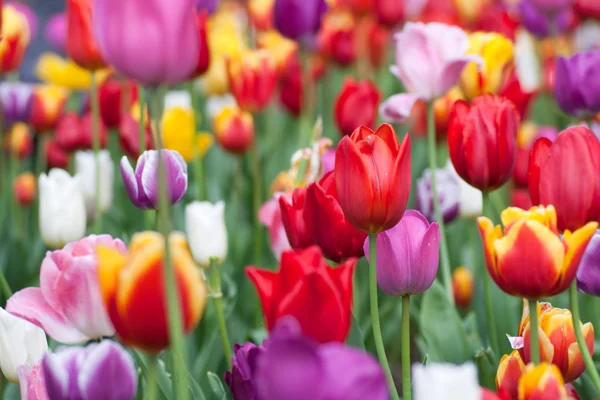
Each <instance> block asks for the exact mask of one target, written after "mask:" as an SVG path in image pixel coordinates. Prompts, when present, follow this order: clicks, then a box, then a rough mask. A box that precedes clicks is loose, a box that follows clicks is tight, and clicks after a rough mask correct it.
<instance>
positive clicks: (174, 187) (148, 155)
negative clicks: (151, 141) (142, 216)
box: [121, 150, 188, 210]
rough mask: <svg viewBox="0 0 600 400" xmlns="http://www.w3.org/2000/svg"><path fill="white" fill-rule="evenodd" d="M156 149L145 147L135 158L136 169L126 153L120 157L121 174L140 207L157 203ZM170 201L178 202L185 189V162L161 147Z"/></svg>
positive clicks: (148, 207) (174, 153) (156, 204)
mask: <svg viewBox="0 0 600 400" xmlns="http://www.w3.org/2000/svg"><path fill="white" fill-rule="evenodd" d="M158 155H159V153H158V151H157V150H148V151H146V152H144V154H142V155H141V156H140V157H139V158H138V161H137V165H136V167H135V171H134V170H133V167H132V166H131V164H130V163H129V160H128V159H127V157H125V156H123V158H122V159H121V176H122V177H123V182H124V183H125V190H126V191H127V195H128V196H129V199H130V200H131V202H132V203H133V204H134V205H135V206H136V207H138V208H141V209H142V210H147V209H151V208H157V207H158V197H159V196H158V187H159V185H158ZM161 155H162V157H163V161H164V165H165V171H166V175H167V193H168V198H169V201H170V203H171V204H175V203H177V202H179V201H180V200H181V199H182V198H183V196H184V195H185V192H186V190H187V184H188V182H187V164H186V163H185V161H184V160H183V157H181V154H179V153H178V152H177V151H175V150H161Z"/></svg>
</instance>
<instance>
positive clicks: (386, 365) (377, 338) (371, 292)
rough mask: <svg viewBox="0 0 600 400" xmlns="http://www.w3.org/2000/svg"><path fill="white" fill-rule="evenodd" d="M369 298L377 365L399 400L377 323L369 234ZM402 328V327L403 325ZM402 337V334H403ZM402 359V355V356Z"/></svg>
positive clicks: (374, 267) (372, 248)
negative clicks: (379, 365) (377, 358)
mask: <svg viewBox="0 0 600 400" xmlns="http://www.w3.org/2000/svg"><path fill="white" fill-rule="evenodd" d="M369 254H370V257H369V298H370V301H371V324H372V325H373V337H374V339H375V347H376V348H377V357H379V363H380V364H381V367H382V368H383V372H385V376H386V378H387V383H388V387H389V390H390V395H391V396H392V399H393V400H400V397H399V396H398V390H396V384H395V383H394V377H393V376H392V371H391V370H390V364H389V363H388V360H387V356H386V355H385V346H384V345H383V337H382V336H381V323H380V322H379V303H378V301H377V290H378V288H377V234H376V233H370V234H369ZM403 324H404V322H403ZM403 327H404V325H403ZM403 335H404V332H403ZM403 338H404V336H403ZM402 357H403V358H404V355H402Z"/></svg>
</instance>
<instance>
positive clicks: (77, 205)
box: [39, 168, 86, 248]
mask: <svg viewBox="0 0 600 400" xmlns="http://www.w3.org/2000/svg"><path fill="white" fill-rule="evenodd" d="M80 179H81V178H80V177H79V176H74V177H71V176H70V175H69V174H68V172H66V171H64V170H61V169H57V168H53V169H51V170H50V172H49V173H48V175H46V174H45V173H42V174H41V175H40V181H39V187H40V211H39V212H40V235H41V237H42V240H43V242H44V243H45V244H46V245H47V246H48V247H52V248H59V247H62V246H64V245H65V244H66V243H69V242H73V241H75V240H79V239H81V238H82V237H83V235H84V234H85V223H86V220H85V203H84V199H83V193H82V191H81V182H80Z"/></svg>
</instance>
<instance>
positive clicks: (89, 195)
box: [75, 150, 114, 217]
mask: <svg viewBox="0 0 600 400" xmlns="http://www.w3.org/2000/svg"><path fill="white" fill-rule="evenodd" d="M96 157H98V160H96ZM96 168H99V171H100V186H99V188H98V190H99V194H98V196H99V197H98V206H99V212H100V213H103V212H105V211H108V210H109V209H110V207H111V206H112V200H113V181H114V164H113V162H112V159H111V158H110V152H109V151H108V150H101V151H100V152H98V155H97V156H95V155H94V152H93V151H90V150H88V151H78V152H77V153H75V171H76V173H77V174H78V175H79V176H80V177H81V179H82V182H83V184H82V191H83V198H84V200H85V206H86V211H87V215H88V216H90V217H93V216H95V215H97V210H96Z"/></svg>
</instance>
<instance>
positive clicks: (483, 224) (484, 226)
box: [477, 217, 505, 288]
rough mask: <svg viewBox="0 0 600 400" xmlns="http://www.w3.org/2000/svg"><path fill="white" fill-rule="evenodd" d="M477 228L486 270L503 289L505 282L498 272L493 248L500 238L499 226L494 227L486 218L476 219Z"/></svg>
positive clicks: (500, 230) (496, 257) (496, 258)
mask: <svg viewBox="0 0 600 400" xmlns="http://www.w3.org/2000/svg"><path fill="white" fill-rule="evenodd" d="M477 226H478V228H479V234H480V235H481V239H482V240H483V251H484V254H485V260H486V265H487V270H488V272H489V273H490V276H491V277H492V279H493V280H494V282H496V284H497V285H498V286H500V287H501V288H503V287H505V286H504V285H505V282H504V278H503V277H502V276H501V275H500V273H499V271H498V256H497V254H496V249H495V247H494V243H495V242H496V241H497V240H499V239H500V238H501V237H502V229H501V228H500V226H499V225H496V226H494V223H493V222H492V221H491V220H490V219H489V218H486V217H479V218H477Z"/></svg>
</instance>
